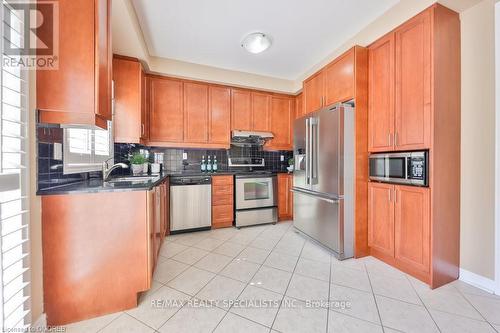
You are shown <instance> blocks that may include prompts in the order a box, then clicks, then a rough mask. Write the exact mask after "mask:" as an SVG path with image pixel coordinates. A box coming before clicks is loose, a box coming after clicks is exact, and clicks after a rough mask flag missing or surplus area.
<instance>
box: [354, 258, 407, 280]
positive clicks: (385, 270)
mask: <svg viewBox="0 0 500 333" xmlns="http://www.w3.org/2000/svg"><path fill="white" fill-rule="evenodd" d="M364 262H365V266H366V269H367V270H368V272H369V273H372V274H376V275H378V276H387V277H389V278H394V279H406V274H405V273H403V272H401V271H400V270H398V269H396V268H394V267H392V266H389V265H387V264H386V263H384V262H383V261H380V260H378V259H376V258H373V257H367V258H366V259H364Z"/></svg>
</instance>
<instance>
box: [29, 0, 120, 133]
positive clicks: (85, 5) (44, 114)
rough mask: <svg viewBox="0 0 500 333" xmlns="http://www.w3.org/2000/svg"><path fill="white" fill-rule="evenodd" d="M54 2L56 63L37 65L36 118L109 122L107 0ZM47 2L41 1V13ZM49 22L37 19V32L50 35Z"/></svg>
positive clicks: (110, 64)
mask: <svg viewBox="0 0 500 333" xmlns="http://www.w3.org/2000/svg"><path fill="white" fill-rule="evenodd" d="M58 5H59V7H58V8H59V21H58V22H59V41H60V43H59V54H58V55H57V56H58V69H57V70H38V71H37V78H36V81H37V85H36V90H37V101H36V104H37V105H36V108H37V109H38V110H39V111H40V113H39V115H40V121H41V122H44V123H56V124H76V125H92V126H93V125H97V126H99V127H102V128H107V121H108V120H111V99H112V96H111V90H112V89H111V77H112V51H111V34H110V21H111V15H110V14H111V13H110V11H111V0H87V1H59V2H58ZM45 8H48V7H40V10H41V11H42V14H43V10H46V9H45ZM39 17H50V15H48V14H47V15H46V16H44V15H40V16H39ZM45 27H46V28H47V29H46V28H45ZM49 27H51V25H50V24H48V25H47V24H46V25H41V27H40V28H39V29H38V31H37V33H39V34H40V36H48V35H49V34H51V31H50V30H49V29H48V28H49Z"/></svg>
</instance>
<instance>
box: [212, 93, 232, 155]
mask: <svg viewBox="0 0 500 333" xmlns="http://www.w3.org/2000/svg"><path fill="white" fill-rule="evenodd" d="M208 96H209V98H208V109H209V117H210V120H209V125H208V126H209V127H208V140H209V142H210V143H218V144H224V145H227V146H228V147H229V145H230V140H231V88H227V87H218V86H210V87H209V89H208Z"/></svg>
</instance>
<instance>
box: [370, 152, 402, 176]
mask: <svg viewBox="0 0 500 333" xmlns="http://www.w3.org/2000/svg"><path fill="white" fill-rule="evenodd" d="M410 155H411V154H410V153H394V154H372V155H370V179H371V180H376V181H382V182H394V183H406V182H407V181H408V180H407V174H408V170H407V167H408V163H407V159H408V158H409V157H410Z"/></svg>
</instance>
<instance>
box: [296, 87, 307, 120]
mask: <svg viewBox="0 0 500 333" xmlns="http://www.w3.org/2000/svg"><path fill="white" fill-rule="evenodd" d="M303 102H304V98H303V94H302V93H300V94H298V95H297V96H295V119H297V118H300V117H302V116H304V115H305V110H304V103H303Z"/></svg>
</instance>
